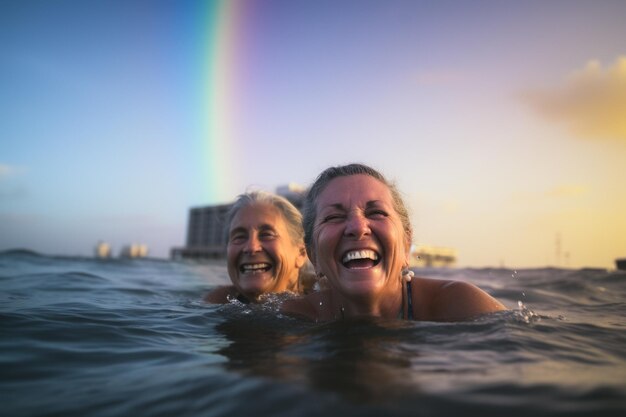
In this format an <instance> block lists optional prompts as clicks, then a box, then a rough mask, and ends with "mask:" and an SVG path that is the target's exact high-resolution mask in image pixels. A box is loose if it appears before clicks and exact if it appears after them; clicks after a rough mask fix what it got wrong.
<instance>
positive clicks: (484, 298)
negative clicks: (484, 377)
mask: <svg viewBox="0 0 626 417" xmlns="http://www.w3.org/2000/svg"><path fill="white" fill-rule="evenodd" d="M303 224H304V231H305V237H304V240H305V244H306V249H307V253H308V255H309V259H310V260H311V262H312V263H313V266H314V267H315V271H316V272H317V274H318V276H319V277H325V278H326V279H327V283H328V288H327V289H325V290H323V291H319V292H316V293H313V294H310V295H308V296H306V297H304V298H301V299H293V300H287V301H286V302H285V303H283V307H282V310H283V312H284V313H286V314H291V315H296V316H301V317H304V318H307V319H309V320H313V321H332V320H336V319H340V318H344V317H359V316H361V317H382V318H404V319H409V320H426V321H454V320H465V319H469V318H472V317H476V316H478V315H481V314H485V313H490V312H495V311H500V310H504V309H505V307H504V306H503V305H502V304H501V303H500V302H499V301H497V300H495V299H494V298H492V297H491V296H490V295H488V294H487V293H486V292H484V291H482V290H480V289H479V288H478V287H476V286H474V285H472V284H469V283H466V282H455V281H445V280H438V279H429V278H421V277H414V274H413V272H412V271H410V270H409V269H408V267H409V252H410V247H411V239H412V233H413V232H412V227H411V223H410V220H409V215H408V211H407V209H406V206H405V204H404V202H403V201H402V198H401V196H400V193H399V192H398V190H397V189H396V187H395V185H393V184H392V183H390V182H389V181H387V179H386V178H385V177H384V176H383V175H382V174H381V173H379V172H378V171H376V170H374V169H373V168H371V167H368V166H366V165H361V164H350V165H345V166H338V167H331V168H328V169H326V170H325V171H324V172H322V173H321V174H320V175H319V177H318V178H317V180H316V181H315V183H314V184H313V185H312V186H311V188H310V189H309V192H308V194H307V196H306V199H305V203H304V218H303Z"/></svg>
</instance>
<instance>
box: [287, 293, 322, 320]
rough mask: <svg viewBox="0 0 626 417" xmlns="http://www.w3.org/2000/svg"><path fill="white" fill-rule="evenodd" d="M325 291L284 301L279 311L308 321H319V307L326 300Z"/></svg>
mask: <svg viewBox="0 0 626 417" xmlns="http://www.w3.org/2000/svg"><path fill="white" fill-rule="evenodd" d="M325 293H326V291H318V292H314V293H311V294H309V295H305V296H303V297H299V298H292V299H289V300H286V301H285V302H284V303H283V304H282V306H281V309H280V312H281V313H283V314H285V315H288V316H292V317H297V318H301V319H305V320H309V321H318V320H320V318H321V317H320V309H319V306H320V305H323V304H324V300H326V298H327V297H326V294H325Z"/></svg>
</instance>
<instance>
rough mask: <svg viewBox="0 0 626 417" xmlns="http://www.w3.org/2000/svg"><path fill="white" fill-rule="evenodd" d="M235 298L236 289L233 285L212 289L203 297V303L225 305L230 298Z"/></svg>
mask: <svg viewBox="0 0 626 417" xmlns="http://www.w3.org/2000/svg"><path fill="white" fill-rule="evenodd" d="M236 296H237V289H236V288H235V286H233V285H224V286H221V287H217V288H214V289H213V290H211V291H209V292H208V293H206V294H205V295H204V301H206V302H207V303H213V304H226V303H227V302H228V299H229V298H230V297H236Z"/></svg>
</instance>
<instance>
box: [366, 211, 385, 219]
mask: <svg viewBox="0 0 626 417" xmlns="http://www.w3.org/2000/svg"><path fill="white" fill-rule="evenodd" d="M367 216H368V217H373V218H381V217H389V213H387V212H386V211H385V210H380V209H372V210H368V212H367Z"/></svg>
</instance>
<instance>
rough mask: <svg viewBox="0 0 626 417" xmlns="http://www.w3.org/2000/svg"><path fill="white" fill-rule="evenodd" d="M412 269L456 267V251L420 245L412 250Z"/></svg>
mask: <svg viewBox="0 0 626 417" xmlns="http://www.w3.org/2000/svg"><path fill="white" fill-rule="evenodd" d="M410 256H411V258H410V264H409V266H410V267H412V268H451V267H454V266H456V260H457V253H456V249H452V248H447V247H442V246H428V245H418V246H415V247H412V248H411V254H410Z"/></svg>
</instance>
